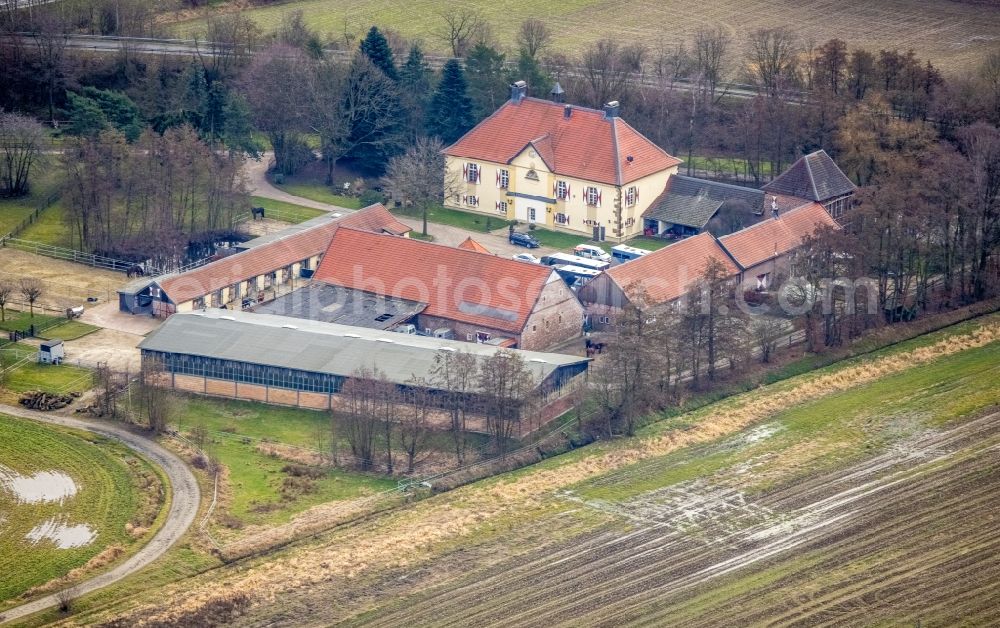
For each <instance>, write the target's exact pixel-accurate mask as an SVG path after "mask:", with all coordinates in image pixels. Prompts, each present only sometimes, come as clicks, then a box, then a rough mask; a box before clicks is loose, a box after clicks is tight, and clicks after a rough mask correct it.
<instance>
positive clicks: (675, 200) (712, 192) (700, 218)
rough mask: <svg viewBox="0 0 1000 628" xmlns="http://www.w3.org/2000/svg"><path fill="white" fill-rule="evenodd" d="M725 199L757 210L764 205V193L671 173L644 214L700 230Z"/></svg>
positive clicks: (646, 216) (645, 216) (644, 215)
mask: <svg viewBox="0 0 1000 628" xmlns="http://www.w3.org/2000/svg"><path fill="white" fill-rule="evenodd" d="M727 202H743V203H746V204H747V205H748V206H749V207H750V208H751V209H752V210H753V211H757V212H759V211H761V209H762V208H763V206H764V192H762V191H761V190H755V189H753V188H745V187H742V186H739V185H730V184H728V183H716V182H715V181H708V180H705V179H698V178H696V177H686V176H683V175H678V174H674V175H670V179H668V180H667V186H666V188H664V190H663V193H662V194H660V196H659V197H657V199H656V200H655V201H653V202H652V204H650V206H649V209H647V210H646V211H645V212H644V213H643V217H644V218H652V219H656V220H659V221H662V222H669V223H673V224H676V225H684V226H687V227H693V228H695V229H702V228H704V227H705V225H706V224H708V221H709V220H711V219H712V216H714V215H715V213H716V212H717V211H719V208H720V207H722V205H723V204H724V203H727Z"/></svg>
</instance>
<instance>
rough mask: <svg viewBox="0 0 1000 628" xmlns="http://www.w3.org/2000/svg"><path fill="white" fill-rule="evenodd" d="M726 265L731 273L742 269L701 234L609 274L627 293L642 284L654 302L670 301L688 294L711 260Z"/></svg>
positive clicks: (714, 240)
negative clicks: (713, 259)
mask: <svg viewBox="0 0 1000 628" xmlns="http://www.w3.org/2000/svg"><path fill="white" fill-rule="evenodd" d="M713 257H714V258H715V259H717V260H719V261H720V262H722V264H723V265H724V266H725V267H726V271H727V272H728V276H734V275H737V274H739V272H740V270H739V268H737V267H736V264H734V263H733V260H732V259H730V257H729V256H728V255H726V252H725V250H723V248H722V247H721V246H719V243H718V242H717V241H716V239H715V238H714V237H713V236H712V234H710V233H699V234H698V235H696V236H692V237H690V238H687V239H685V240H681V241H680V242H677V243H675V244H671V245H670V246H665V247H663V248H662V249H660V250H658V251H653V252H652V253H650V254H649V255H643V256H642V257H640V258H638V259H634V260H632V261H630V262H626V263H624V264H619V265H618V266H612V267H611V268H610V269H608V270H607V274H608V276H609V277H610V278H611V279H612V280H613V281H614V282H615V283H616V284H618V287H619V288H620V289H621V290H622V291H624V292H627V291H628V290H630V289H631V288H632V287H633V286H634V285H640V286H642V288H643V289H644V290H645V291H646V296H647V297H648V298H649V299H650V301H652V302H653V303H666V302H668V301H673V300H674V299H678V298H680V297H681V296H683V295H684V293H685V292H687V291H688V290H690V289H691V287H692V286H694V285H695V284H696V283H697V282H698V281H699V280H700V279H701V277H702V275H703V274H704V272H705V269H706V268H707V267H708V263H709V260H711V259H712V258H713Z"/></svg>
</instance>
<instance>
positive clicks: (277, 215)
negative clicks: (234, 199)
mask: <svg viewBox="0 0 1000 628" xmlns="http://www.w3.org/2000/svg"><path fill="white" fill-rule="evenodd" d="M250 201H251V202H252V203H253V204H254V206H256V207H263V208H264V209H265V210H267V211H265V213H264V215H265V216H266V217H268V218H272V217H273V218H274V219H275V220H281V221H283V222H305V221H307V220H309V219H310V218H315V217H317V216H322V215H324V214H326V213H327V212H325V211H323V210H322V209H313V208H312V207H304V206H302V205H295V204H294V203H286V202H284V201H276V200H274V199H270V198H264V197H263V196H252V197H250ZM268 211H269V212H271V213H270V214H268V213H267V212H268Z"/></svg>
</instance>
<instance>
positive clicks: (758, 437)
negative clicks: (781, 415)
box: [743, 423, 783, 445]
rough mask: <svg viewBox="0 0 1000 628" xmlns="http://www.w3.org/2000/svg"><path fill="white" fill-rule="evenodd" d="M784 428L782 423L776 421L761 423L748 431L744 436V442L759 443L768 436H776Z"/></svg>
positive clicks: (749, 443) (748, 443)
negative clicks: (775, 422) (778, 423)
mask: <svg viewBox="0 0 1000 628" xmlns="http://www.w3.org/2000/svg"><path fill="white" fill-rule="evenodd" d="M782 429H783V428H782V426H781V425H777V424H774V423H767V424H765V425H759V426H757V427H755V428H753V429H752V430H750V431H749V432H747V433H746V435H745V436H744V437H743V442H744V443H746V444H747V445H752V444H754V443H759V442H760V441H762V440H764V439H766V438H770V437H772V436H774V435H775V434H777V433H778V432H780V431H781V430H782Z"/></svg>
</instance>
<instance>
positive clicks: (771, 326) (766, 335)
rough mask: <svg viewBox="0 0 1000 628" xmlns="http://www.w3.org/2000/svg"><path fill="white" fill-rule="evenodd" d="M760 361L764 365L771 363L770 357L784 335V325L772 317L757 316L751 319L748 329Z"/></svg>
mask: <svg viewBox="0 0 1000 628" xmlns="http://www.w3.org/2000/svg"><path fill="white" fill-rule="evenodd" d="M750 330H751V333H752V335H753V340H754V343H755V344H756V345H757V351H758V352H759V353H760V361H761V362H764V363H765V364H766V363H768V362H770V361H771V355H772V354H773V353H774V352H775V350H776V349H777V348H778V340H780V339H781V335H782V334H783V333H785V324H784V323H783V322H781V320H780V319H777V318H774V317H772V316H759V317H757V318H755V319H753V321H752V323H751V327H750Z"/></svg>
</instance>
